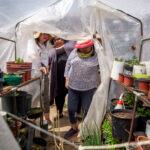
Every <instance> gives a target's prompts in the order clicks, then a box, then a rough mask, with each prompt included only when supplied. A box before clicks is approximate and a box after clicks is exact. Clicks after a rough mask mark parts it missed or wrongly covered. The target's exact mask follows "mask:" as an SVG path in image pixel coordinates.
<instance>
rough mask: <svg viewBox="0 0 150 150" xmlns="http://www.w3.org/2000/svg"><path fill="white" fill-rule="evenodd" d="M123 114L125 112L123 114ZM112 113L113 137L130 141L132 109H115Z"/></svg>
mask: <svg viewBox="0 0 150 150" xmlns="http://www.w3.org/2000/svg"><path fill="white" fill-rule="evenodd" d="M121 114H124V116H123V115H121ZM111 115H112V131H113V137H114V138H116V139H118V140H119V141H122V142H126V141H128V137H129V133H128V131H129V130H130V124H131V119H132V111H131V110H114V111H112V112H111Z"/></svg>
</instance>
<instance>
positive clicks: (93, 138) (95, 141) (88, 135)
mask: <svg viewBox="0 0 150 150" xmlns="http://www.w3.org/2000/svg"><path fill="white" fill-rule="evenodd" d="M82 138H83V145H84V146H96V145H97V146H98V145H101V132H100V128H99V127H98V126H97V124H96V123H95V125H94V126H93V128H92V127H91V128H90V127H87V126H86V127H85V129H83V131H82Z"/></svg>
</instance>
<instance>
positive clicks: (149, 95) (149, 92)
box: [148, 84, 150, 100]
mask: <svg viewBox="0 0 150 150" xmlns="http://www.w3.org/2000/svg"><path fill="white" fill-rule="evenodd" d="M148 99H149V100H150V84H149V91H148Z"/></svg>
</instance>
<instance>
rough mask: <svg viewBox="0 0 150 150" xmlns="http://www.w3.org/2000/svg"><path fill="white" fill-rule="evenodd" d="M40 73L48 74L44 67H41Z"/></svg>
mask: <svg viewBox="0 0 150 150" xmlns="http://www.w3.org/2000/svg"><path fill="white" fill-rule="evenodd" d="M40 71H41V72H42V73H44V74H48V69H47V68H46V67H41V68H40Z"/></svg>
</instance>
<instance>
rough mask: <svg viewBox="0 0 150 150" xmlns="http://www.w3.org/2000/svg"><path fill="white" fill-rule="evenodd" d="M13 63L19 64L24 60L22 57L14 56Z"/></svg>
mask: <svg viewBox="0 0 150 150" xmlns="http://www.w3.org/2000/svg"><path fill="white" fill-rule="evenodd" d="M15 63H17V64H21V63H24V60H23V58H20V57H18V58H16V61H15Z"/></svg>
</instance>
